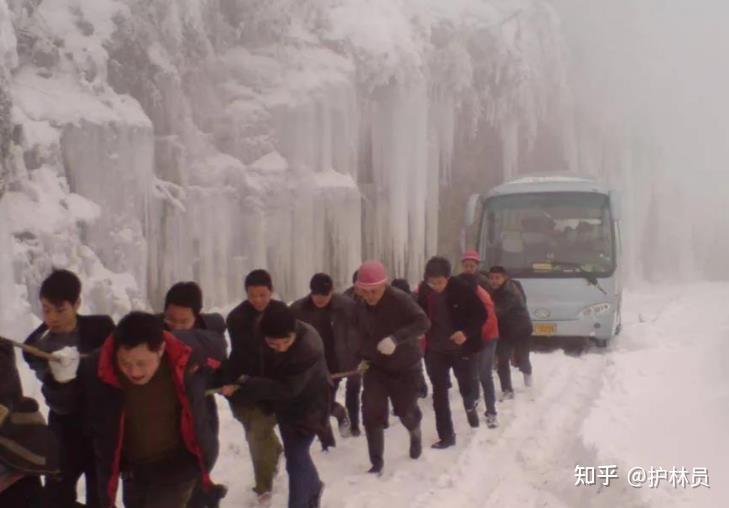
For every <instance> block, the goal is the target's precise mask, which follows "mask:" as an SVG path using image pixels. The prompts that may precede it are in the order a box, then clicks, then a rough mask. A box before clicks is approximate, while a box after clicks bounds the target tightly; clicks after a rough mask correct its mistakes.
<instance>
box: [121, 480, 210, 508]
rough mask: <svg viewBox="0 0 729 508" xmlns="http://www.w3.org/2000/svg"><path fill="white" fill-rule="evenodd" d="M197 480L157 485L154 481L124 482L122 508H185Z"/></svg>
mask: <svg viewBox="0 0 729 508" xmlns="http://www.w3.org/2000/svg"><path fill="white" fill-rule="evenodd" d="M195 485H197V480H196V479H193V480H185V481H181V482H179V483H174V484H166V483H159V482H157V481H155V480H154V479H144V480H139V479H134V480H131V481H130V480H125V481H124V496H123V497H124V508H185V507H186V506H187V503H189V501H190V498H191V497H192V492H193V490H194V489H195Z"/></svg>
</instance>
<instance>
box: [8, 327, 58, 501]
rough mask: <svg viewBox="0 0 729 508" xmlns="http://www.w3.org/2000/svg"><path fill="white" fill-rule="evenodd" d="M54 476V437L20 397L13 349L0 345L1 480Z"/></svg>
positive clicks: (30, 401) (33, 406)
mask: <svg viewBox="0 0 729 508" xmlns="http://www.w3.org/2000/svg"><path fill="white" fill-rule="evenodd" d="M57 473H58V443H57V442H56V439H55V436H54V435H53V432H51V430H50V429H49V428H48V426H47V425H46V423H45V419H44V418H43V416H42V415H41V413H40V411H39V410H38V403H37V402H36V401H35V400H33V399H30V398H26V397H23V391H22V388H21V385H20V376H18V369H17V367H16V365H15V352H14V351H13V347H12V346H11V345H10V344H7V343H5V342H0V477H1V476H3V475H4V474H26V475H41V474H57ZM0 479H2V478H0ZM0 497H2V496H1V494H0Z"/></svg>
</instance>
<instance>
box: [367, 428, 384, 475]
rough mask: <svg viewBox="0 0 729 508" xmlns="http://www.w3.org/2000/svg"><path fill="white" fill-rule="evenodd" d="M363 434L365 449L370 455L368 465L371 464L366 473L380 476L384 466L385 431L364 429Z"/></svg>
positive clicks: (381, 429)
mask: <svg viewBox="0 0 729 508" xmlns="http://www.w3.org/2000/svg"><path fill="white" fill-rule="evenodd" d="M365 432H366V433H367V449H368V451H369V453H370V463H371V464H372V467H371V468H370V470H369V471H368V472H369V473H373V474H377V475H380V474H381V473H382V468H383V467H384V466H385V463H384V459H383V456H384V454H385V429H383V428H375V429H368V428H365Z"/></svg>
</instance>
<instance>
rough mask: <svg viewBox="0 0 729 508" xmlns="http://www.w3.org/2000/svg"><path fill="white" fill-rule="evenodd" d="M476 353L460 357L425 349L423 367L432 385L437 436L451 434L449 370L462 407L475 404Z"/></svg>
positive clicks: (442, 437)
mask: <svg viewBox="0 0 729 508" xmlns="http://www.w3.org/2000/svg"><path fill="white" fill-rule="evenodd" d="M478 367H479V356H478V354H473V355H468V356H464V355H463V354H461V353H460V352H453V353H440V352H436V351H431V350H428V351H426V352H425V368H426V370H427V371H428V377H430V382H431V384H432V385H433V410H434V411H435V427H436V430H437V431H438V437H439V438H440V439H447V438H450V437H451V436H453V435H454V431H453V419H452V418H451V406H450V402H449V400H448V390H450V388H451V369H452V370H453V373H454V374H455V376H456V380H457V381H458V389H459V391H460V392H461V397H462V398H463V407H464V408H465V409H466V410H467V411H468V410H471V409H473V408H474V407H476V404H477V403H478V396H479V393H478Z"/></svg>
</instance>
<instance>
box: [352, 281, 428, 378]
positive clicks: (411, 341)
mask: <svg viewBox="0 0 729 508" xmlns="http://www.w3.org/2000/svg"><path fill="white" fill-rule="evenodd" d="M355 323H356V326H357V329H358V331H359V335H360V355H361V356H362V358H363V359H365V360H368V361H369V362H370V366H371V367H372V368H376V369H379V370H383V371H386V372H388V373H391V374H397V373H400V372H403V371H407V370H411V369H419V368H420V361H421V359H422V357H423V352H422V350H421V348H420V345H419V340H420V337H422V336H423V335H425V332H427V331H428V329H429V328H430V321H429V320H428V316H426V315H425V312H423V309H421V308H420V306H419V305H418V304H417V303H416V302H415V300H414V299H413V297H412V296H411V295H409V294H406V293H403V292H402V291H400V290H399V289H396V288H393V287H389V286H388V287H387V289H386V290H385V294H384V295H383V296H382V299H381V300H380V301H379V302H378V303H377V305H375V306H374V307H372V306H370V305H368V304H367V302H364V301H362V302H358V303H357V312H356V314H355ZM389 336H392V337H393V339H394V340H395V342H396V343H397V349H395V352H394V353H393V354H392V355H390V356H387V355H383V354H382V353H380V352H379V351H378V350H377V344H378V343H379V342H380V341H381V340H382V339H384V338H386V337H389Z"/></svg>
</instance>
